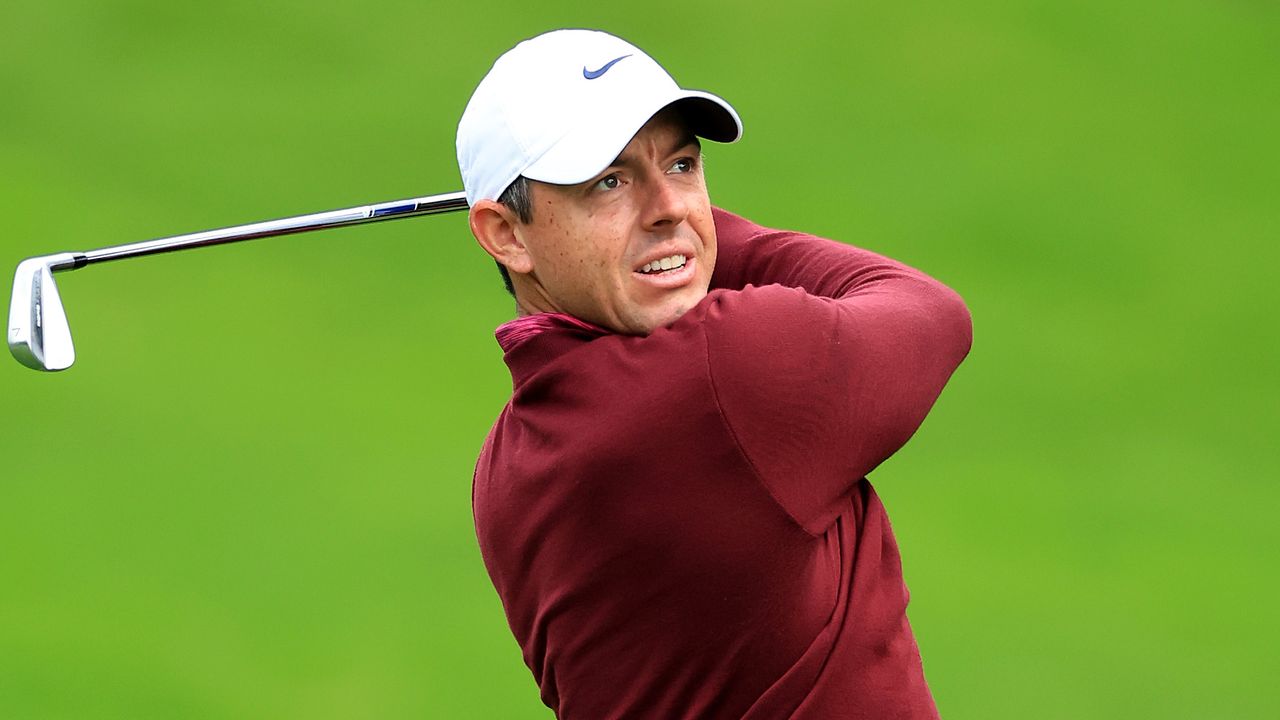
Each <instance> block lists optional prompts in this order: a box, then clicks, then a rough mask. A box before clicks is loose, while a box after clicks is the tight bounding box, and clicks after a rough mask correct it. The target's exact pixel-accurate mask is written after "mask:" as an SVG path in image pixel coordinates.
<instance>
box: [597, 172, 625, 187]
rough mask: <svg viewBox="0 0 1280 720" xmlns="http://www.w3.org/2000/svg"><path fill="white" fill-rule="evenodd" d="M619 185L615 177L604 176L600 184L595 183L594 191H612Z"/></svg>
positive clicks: (619, 182) (620, 182)
mask: <svg viewBox="0 0 1280 720" xmlns="http://www.w3.org/2000/svg"><path fill="white" fill-rule="evenodd" d="M621 184H622V181H621V180H619V179H618V176H617V175H606V176H605V177H603V178H600V182H598V183H596V189H597V190H614V189H616V188H617V187H618V186H619V185H621Z"/></svg>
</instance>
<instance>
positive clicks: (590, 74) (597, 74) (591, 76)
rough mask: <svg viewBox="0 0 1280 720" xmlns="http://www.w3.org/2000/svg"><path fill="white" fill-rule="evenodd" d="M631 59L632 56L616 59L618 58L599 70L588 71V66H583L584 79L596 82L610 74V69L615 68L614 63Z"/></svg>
mask: <svg viewBox="0 0 1280 720" xmlns="http://www.w3.org/2000/svg"><path fill="white" fill-rule="evenodd" d="M629 57H631V56H630V55H623V56H622V57H616V58H614V59H612V60H610V61H609V62H607V63H605V64H604V65H603V66H602V67H601V68H600V69H599V70H588V69H587V66H586V65H583V66H582V77H584V78H586V79H588V80H595V79H596V78H598V77H600V76H601V75H603V74H605V73H607V72H609V68H611V67H613V65H614V63H616V62H618V61H619V60H625V59H627V58H629Z"/></svg>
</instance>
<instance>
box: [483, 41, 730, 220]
mask: <svg viewBox="0 0 1280 720" xmlns="http://www.w3.org/2000/svg"><path fill="white" fill-rule="evenodd" d="M676 102H679V103H680V104H681V106H682V110H683V111H685V113H686V115H687V117H688V119H689V122H690V123H691V124H692V125H691V128H690V129H691V130H692V131H693V132H694V133H695V134H697V135H699V136H701V137H704V138H707V139H708V140H715V141H718V142H734V141H735V140H737V139H738V138H739V137H741V135H742V121H741V120H740V119H739V118H738V113H737V112H735V111H734V109H733V108H732V107H731V106H730V105H729V103H727V102H725V101H724V100H721V99H720V98H718V97H716V96H715V95H711V94H710V93H705V92H700V91H697V90H685V89H682V88H681V87H680V86H679V85H677V84H676V81H675V80H673V79H672V78H671V76H670V75H669V74H667V71H666V70H663V69H662V66H661V65H659V64H658V63H657V62H656V61H655V60H654V59H653V58H651V57H649V56H648V55H647V54H646V53H645V52H644V51H643V50H641V49H640V48H638V47H636V46H635V45H632V44H631V43H629V42H627V41H625V40H623V39H621V38H617V37H614V36H613V35H610V34H608V33H605V32H600V31H598V30H554V31H552V32H548V33H545V34H543V35H539V36H537V37H535V38H532V39H529V40H525V41H524V42H522V43H520V44H519V45H516V46H515V47H514V48H512V49H511V50H508V51H507V52H506V53H505V54H504V55H503V56H502V57H500V58H498V60H497V62H495V63H494V64H493V68H492V69H491V70H489V74H488V75H485V77H484V79H483V80H481V81H480V85H479V86H478V87H476V91H475V92H474V93H473V94H472V95H471V101H470V102H468V103H467V109H466V110H465V111H464V112H463V113H462V120H461V121H459V122H458V168H459V169H460V170H461V171H462V184H463V187H465V188H466V191H467V202H468V203H469V204H472V205H474V204H475V203H476V201H478V200H497V199H498V197H499V196H500V195H501V194H502V192H503V191H504V190H506V189H507V186H508V185H510V184H511V183H512V182H513V181H514V180H515V179H516V178H517V177H519V176H520V175H524V176H525V177H527V178H529V179H531V180H540V181H542V182H546V183H554V184H557V185H572V184H576V183H580V182H586V181H587V180H590V179H591V178H592V177H594V176H596V175H597V174H599V173H600V172H601V171H602V170H604V169H605V168H607V167H609V164H610V163H612V162H613V161H614V160H615V159H616V158H617V157H618V155H619V154H620V153H621V152H622V150H623V148H625V147H626V146H627V143H629V142H631V138H632V137H634V136H635V134H636V133H637V132H639V130H640V128H641V127H643V126H644V124H645V123H646V122H648V121H649V118H651V117H653V116H654V115H655V114H656V113H657V112H658V111H660V110H662V109H663V108H665V107H667V106H668V105H671V104H672V103H676Z"/></svg>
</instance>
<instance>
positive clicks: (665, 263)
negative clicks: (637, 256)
mask: <svg viewBox="0 0 1280 720" xmlns="http://www.w3.org/2000/svg"><path fill="white" fill-rule="evenodd" d="M682 267H684V256H683V255H668V256H667V257H664V258H662V259H661V260H654V261H653V262H651V263H645V265H644V267H642V268H640V272H642V273H655V272H661V271H662V270H674V269H676V268H682Z"/></svg>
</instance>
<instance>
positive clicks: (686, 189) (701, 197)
mask: <svg viewBox="0 0 1280 720" xmlns="http://www.w3.org/2000/svg"><path fill="white" fill-rule="evenodd" d="M531 191H532V197H533V200H534V202H533V206H534V210H533V221H532V222H530V223H528V224H522V223H519V222H515V223H512V227H511V229H512V231H513V233H514V236H515V238H516V240H517V241H518V244H519V245H520V246H522V249H523V254H519V255H513V256H512V257H514V259H512V257H508V258H507V260H508V261H506V262H504V260H503V258H502V257H499V258H498V259H499V262H503V264H504V265H506V266H507V267H508V269H509V270H510V271H511V275H512V283H513V285H514V287H515V291H516V303H517V306H518V308H519V311H520V313H521V314H532V313H537V312H563V313H568V314H570V315H573V316H575V317H579V318H581V319H583V320H587V321H589V322H593V323H596V324H598V325H602V326H604V327H607V328H610V329H612V330H614V331H617V332H620V333H625V334H632V335H646V334H648V333H649V332H651V331H652V330H654V329H655V328H658V327H661V326H664V325H668V324H670V323H671V322H673V321H675V320H676V319H677V318H679V317H680V316H681V315H683V314H684V313H685V312H686V311H688V310H689V308H691V307H693V306H694V305H695V304H697V302H698V301H699V300H701V299H702V298H703V297H704V296H706V294H707V286H708V285H709V284H710V282H711V271H712V270H713V269H714V267H715V261H716V234H715V224H714V222H713V221H712V218H711V202H710V199H709V198H708V196H707V188H706V182H705V179H704V177H703V174H702V160H701V154H700V152H699V149H698V145H697V142H696V140H695V139H694V138H693V136H692V135H691V134H690V133H689V132H688V131H687V130H686V128H685V126H684V124H683V123H682V122H681V121H680V119H679V116H678V115H676V114H675V113H669V112H665V111H664V112H662V113H659V114H658V115H655V116H654V117H653V118H652V119H650V121H649V122H648V123H647V124H646V125H645V126H644V127H643V128H641V129H640V131H639V132H638V133H636V135H635V137H634V138H632V140H631V142H630V143H629V144H628V145H627V147H626V148H625V149H624V150H623V151H622V153H621V154H620V155H619V156H618V158H617V160H615V162H614V164H613V165H611V166H610V167H609V168H607V169H605V170H604V171H603V172H602V173H601V174H600V175H598V176H597V177H595V178H592V179H591V180H589V181H587V182H585V183H582V184H580V185H550V184H547V183H540V182H534V183H532V187H531ZM676 253H679V254H682V255H685V256H686V258H687V260H686V265H690V266H691V269H692V272H691V273H689V274H688V281H687V282H683V283H682V284H680V285H679V286H678V287H663V286H662V284H661V283H658V282H654V281H653V280H652V279H651V278H646V277H644V276H642V275H640V274H639V272H638V271H639V269H640V267H641V266H643V265H644V263H646V262H648V261H650V260H654V259H657V258H658V257H662V256H664V255H671V254H676ZM495 257H497V256H496V255H495ZM675 274H676V273H673V275H675ZM681 277H684V276H683V275H681Z"/></svg>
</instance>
